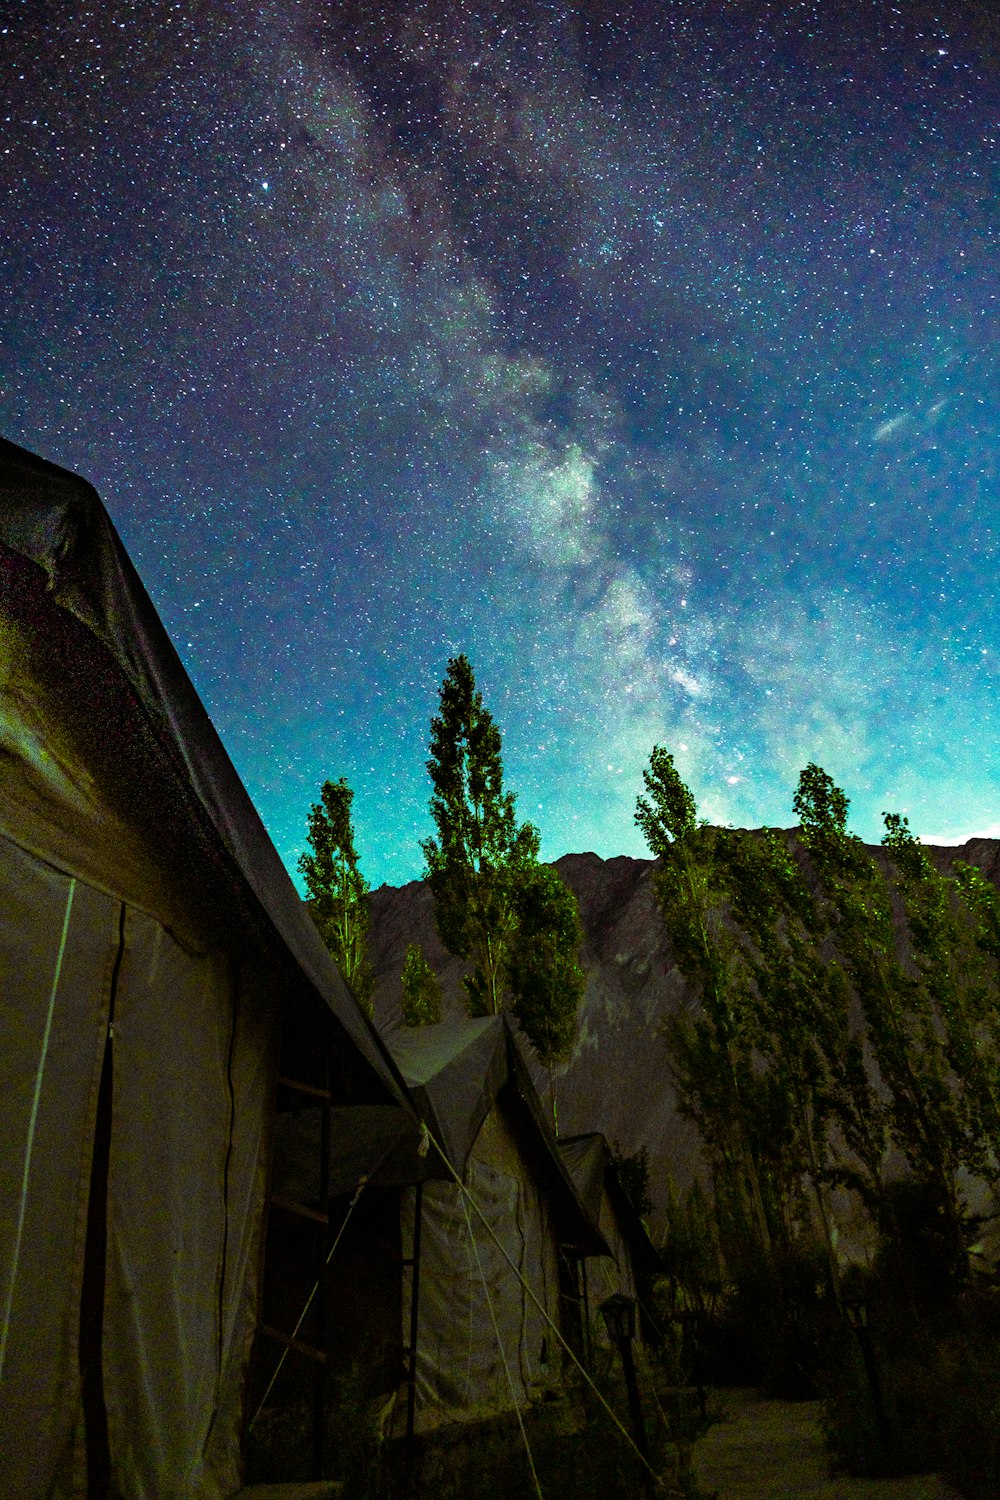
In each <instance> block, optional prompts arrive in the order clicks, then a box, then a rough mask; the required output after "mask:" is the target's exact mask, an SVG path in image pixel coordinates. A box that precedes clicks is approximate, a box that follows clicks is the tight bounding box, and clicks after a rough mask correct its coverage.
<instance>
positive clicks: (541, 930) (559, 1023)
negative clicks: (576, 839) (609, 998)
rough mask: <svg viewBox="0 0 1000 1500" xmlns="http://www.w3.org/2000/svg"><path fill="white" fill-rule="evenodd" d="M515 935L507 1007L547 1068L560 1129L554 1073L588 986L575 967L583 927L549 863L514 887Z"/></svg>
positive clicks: (567, 1046)
mask: <svg viewBox="0 0 1000 1500" xmlns="http://www.w3.org/2000/svg"><path fill="white" fill-rule="evenodd" d="M513 901H514V912H515V915H516V917H517V936H516V941H515V942H514V944H513V945H512V950H511V956H510V960H509V963H508V978H509V982H510V987H511V991H512V995H513V1000H512V1004H511V1009H512V1010H513V1012H514V1014H515V1015H516V1016H517V1019H518V1021H519V1022H520V1023H521V1029H522V1030H523V1031H524V1033H525V1035H526V1036H527V1038H528V1040H529V1041H530V1042H531V1044H532V1046H533V1047H534V1049H535V1051H536V1053H537V1054H538V1058H539V1061H540V1062H541V1063H542V1065H543V1066H544V1067H545V1068H546V1069H547V1070H548V1075H549V1094H550V1097H551V1101H552V1121H553V1125H554V1126H555V1129H556V1133H557V1134H558V1131H559V1113H558V1107H557V1103H556V1093H555V1081H554V1076H553V1069H554V1068H555V1066H556V1065H557V1064H558V1063H561V1062H565V1061H566V1059H567V1058H568V1056H569V1054H570V1051H571V1049H572V1046H573V1041H574V1039H575V1037H576V1015H577V1010H578V1008H579V1004H580V1000H581V998H582V996H583V991H584V988H585V986H586V983H587V978H586V975H585V974H584V972H583V969H582V968H581V967H580V944H581V943H582V941H583V929H582V927H581V926H580V911H579V907H578V906H577V902H576V897H575V896H574V895H573V892H572V891H571V890H569V889H568V887H567V886H565V885H564V884H563V882H562V880H561V879H560V877H559V872H558V871H557V870H555V869H553V867H552V866H551V865H529V866H528V867H527V868H526V869H525V870H524V871H522V872H521V874H520V878H519V879H518V881H517V883H516V885H515V887H514V896H513Z"/></svg>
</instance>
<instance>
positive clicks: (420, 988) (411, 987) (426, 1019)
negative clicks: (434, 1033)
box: [400, 943, 442, 1026]
mask: <svg viewBox="0 0 1000 1500" xmlns="http://www.w3.org/2000/svg"><path fill="white" fill-rule="evenodd" d="M400 984H401V986H402V990H403V1025H404V1026H434V1025H436V1023H437V1022H438V1021H440V1019H441V1010H442V996H441V984H440V981H439V979H438V977H437V975H436V974H435V972H434V970H433V969H432V968H431V966H430V964H429V963H428V962H427V960H426V958H425V957H424V952H423V949H422V948H421V946H420V944H419V943H411V944H410V945H409V947H408V948H407V950H406V957H405V958H404V960H403V972H402V974H401V976H400Z"/></svg>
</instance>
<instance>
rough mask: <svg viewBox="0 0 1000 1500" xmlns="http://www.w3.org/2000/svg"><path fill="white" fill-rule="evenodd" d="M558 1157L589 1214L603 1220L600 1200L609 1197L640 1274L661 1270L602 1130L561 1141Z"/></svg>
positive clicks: (658, 1259)
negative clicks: (622, 1182)
mask: <svg viewBox="0 0 1000 1500" xmlns="http://www.w3.org/2000/svg"><path fill="white" fill-rule="evenodd" d="M559 1155H560V1156H561V1157H562V1159H563V1161H564V1163H565V1164H566V1167H567V1170H568V1171H569V1174H570V1176H571V1177H572V1179H573V1182H574V1184H575V1186H576V1190H577V1192H578V1193H579V1195H580V1198H581V1200H582V1202H583V1203H584V1205H585V1207H586V1209H587V1212H588V1213H589V1214H590V1215H591V1216H592V1218H594V1219H598V1220H599V1219H600V1213H601V1200H602V1198H603V1197H604V1196H605V1195H607V1197H608V1198H609V1199H610V1201H611V1204H612V1207H613V1208H614V1211H615V1217H616V1218H617V1220H618V1224H619V1227H620V1229H621V1231H622V1234H623V1235H624V1237H625V1240H626V1243H627V1244H628V1247H629V1249H630V1250H631V1252H632V1259H633V1261H634V1263H635V1268H636V1270H637V1271H659V1270H661V1269H662V1263H661V1260H660V1255H659V1252H658V1251H657V1249H656V1247H655V1245H654V1244H653V1242H652V1240H651V1239H650V1237H649V1231H648V1230H647V1229H646V1226H645V1224H644V1223H643V1222H642V1219H641V1218H640V1216H639V1215H638V1214H637V1213H636V1211H635V1208H634V1207H633V1204H632V1200H631V1198H630V1197H629V1196H628V1194H627V1193H626V1191H625V1189H624V1188H623V1187H622V1184H621V1180H620V1178H619V1176H618V1169H617V1168H616V1166H615V1163H614V1158H613V1156H612V1154H611V1148H610V1146H609V1145H608V1142H607V1139H606V1137H605V1136H603V1135H602V1134H601V1133H600V1131H598V1130H594V1131H591V1132H589V1133H588V1134H586V1135H568V1136H561V1137H560V1138H559Z"/></svg>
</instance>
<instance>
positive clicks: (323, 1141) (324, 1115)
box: [312, 1036, 330, 1479]
mask: <svg viewBox="0 0 1000 1500" xmlns="http://www.w3.org/2000/svg"><path fill="white" fill-rule="evenodd" d="M323 1081H324V1097H323V1100H322V1103H321V1106H320V1108H321V1115H320V1144H319V1211H320V1214H321V1215H322V1216H323V1218H324V1221H325V1222H324V1223H323V1224H322V1225H317V1228H316V1243H317V1245H318V1247H319V1253H318V1255H317V1257H316V1261H317V1264H316V1278H317V1289H316V1346H317V1348H318V1349H319V1350H320V1351H321V1352H322V1353H323V1354H326V1353H327V1352H328V1349H329V1342H330V1339H329V1330H328V1327H327V1323H328V1308H327V1292H326V1257H327V1254H328V1253H329V1247H330V1052H329V1039H328V1038H327V1037H326V1036H324V1039H323ZM328 1363H329V1361H328V1360H326V1359H324V1360H317V1361H316V1369H315V1372H314V1374H313V1464H312V1467H313V1478H314V1479H322V1478H323V1466H324V1451H323V1450H324V1446H325V1444H324V1435H325V1434H324V1429H325V1427H326V1394H327V1390H326V1371H327V1365H328Z"/></svg>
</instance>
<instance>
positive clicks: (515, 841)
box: [421, 656, 539, 1015]
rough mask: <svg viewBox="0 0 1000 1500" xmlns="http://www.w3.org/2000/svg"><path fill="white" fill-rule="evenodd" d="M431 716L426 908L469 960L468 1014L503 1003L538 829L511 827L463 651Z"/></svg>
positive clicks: (490, 726) (486, 719)
mask: <svg viewBox="0 0 1000 1500" xmlns="http://www.w3.org/2000/svg"><path fill="white" fill-rule="evenodd" d="M439 697H440V712H439V713H438V714H437V715H436V716H435V717H434V718H433V719H432V720H431V744H430V752H431V758H430V760H429V761H428V762H427V769H428V771H429V772H430V776H431V781H432V784H433V793H432V796H431V804H430V811H431V816H432V818H433V819H434V823H435V827H436V828H437V837H436V838H431V839H426V840H425V841H424V842H423V844H422V845H421V848H422V849H423V853H424V858H425V860H426V878H427V880H428V882H429V884H430V888H431V891H432V892H433V895H434V915H435V920H436V922H437V929H438V933H439V934H440V937H441V941H442V942H443V943H444V945H445V947H446V948H447V949H448V951H449V953H454V954H455V955H456V956H457V957H459V958H472V959H473V960H474V964H475V967H474V969H473V972H472V974H471V975H470V976H469V977H468V978H467V979H466V981H465V986H466V990H467V993H468V997H469V1008H470V1010H471V1012H472V1014H473V1015H486V1014H495V1013H496V1012H497V1011H499V1010H501V1009H502V1008H503V1004H504V1000H505V997H506V990H507V963H508V959H509V954H510V945H511V940H512V938H513V936H514V933H515V931H516V928H517V917H516V913H515V910H514V890H515V887H516V885H517V882H518V877H519V876H520V874H521V873H522V872H523V871H524V869H525V868H526V867H527V866H528V865H529V864H531V863H533V862H534V861H535V860H536V859H537V857H538V844H539V840H538V830H537V829H536V828H535V827H534V826H533V825H532V824H531V823H522V824H520V825H518V823H517V822H516V819H515V814H514V801H515V799H514V794H513V793H512V792H506V791H504V787H503V761H502V759H501V754H500V751H501V740H500V731H499V730H498V729H497V727H496V725H495V723H494V722H493V717H492V715H491V714H490V713H489V712H488V710H487V709H486V708H485V707H484V706H483V697H482V694H481V693H479V692H477V691H476V683H475V677H474V675H473V671H472V667H471V665H470V663H469V660H468V658H467V657H465V656H457V657H453V658H452V659H451V660H450V661H449V662H448V671H447V674H446V676H445V679H444V682H443V683H442V686H441V690H440V694H439Z"/></svg>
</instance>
